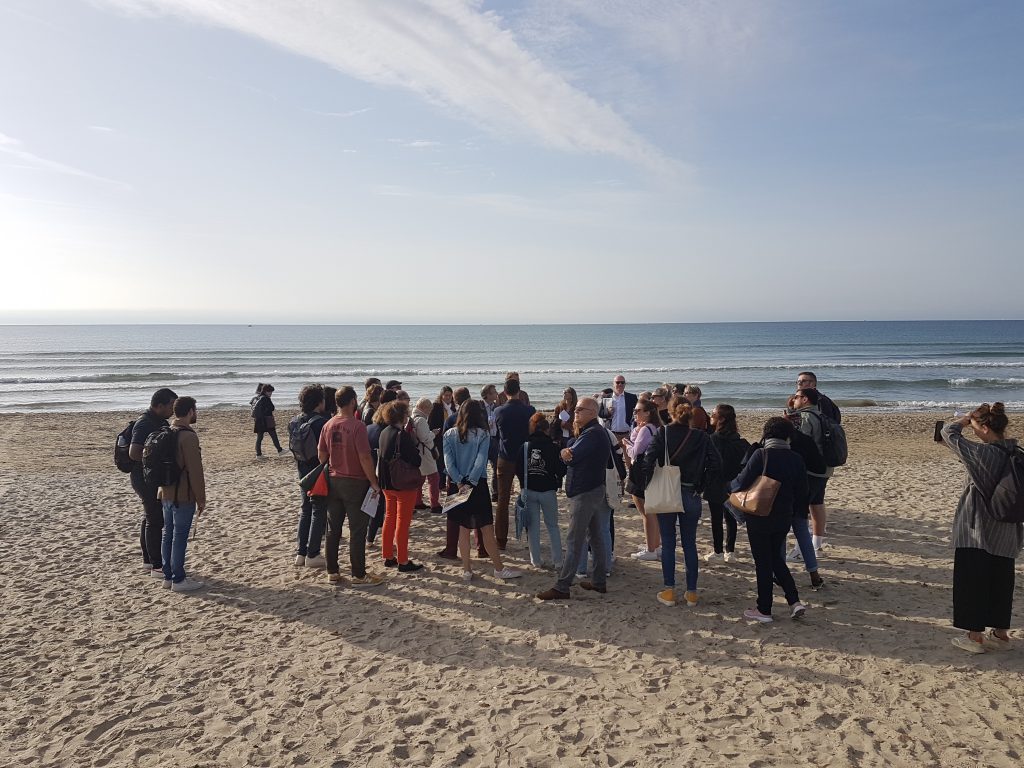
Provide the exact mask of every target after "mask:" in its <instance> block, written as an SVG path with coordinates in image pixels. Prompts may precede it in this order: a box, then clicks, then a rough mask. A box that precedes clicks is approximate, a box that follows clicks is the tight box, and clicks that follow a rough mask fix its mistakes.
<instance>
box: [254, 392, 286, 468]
mask: <svg viewBox="0 0 1024 768" xmlns="http://www.w3.org/2000/svg"><path fill="white" fill-rule="evenodd" d="M273 394H274V385H273V384H264V385H263V389H262V391H261V392H260V394H259V395H257V396H256V397H255V398H254V400H253V404H252V418H253V425H252V431H253V432H255V433H256V458H258V459H259V458H262V457H263V450H262V448H263V436H264V435H270V439H271V440H272V441H273V442H274V447H275V448H276V449H277V455H278V456H280V455H282V454H284V448H282V447H281V441H280V440H278V439H277V422H276V421H275V420H274V401H273V399H272V396H273Z"/></svg>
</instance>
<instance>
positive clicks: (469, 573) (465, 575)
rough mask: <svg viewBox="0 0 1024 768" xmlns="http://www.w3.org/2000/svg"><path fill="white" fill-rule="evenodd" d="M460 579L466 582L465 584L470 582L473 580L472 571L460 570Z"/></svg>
mask: <svg viewBox="0 0 1024 768" xmlns="http://www.w3.org/2000/svg"><path fill="white" fill-rule="evenodd" d="M462 580H463V581H464V582H466V583H467V584H469V582H471V581H472V580H473V572H472V571H463V572H462Z"/></svg>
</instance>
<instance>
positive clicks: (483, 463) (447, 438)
mask: <svg viewBox="0 0 1024 768" xmlns="http://www.w3.org/2000/svg"><path fill="white" fill-rule="evenodd" d="M443 445H444V466H445V471H446V472H447V473H448V477H450V478H451V479H452V480H454V481H455V482H457V483H462V482H464V481H465V482H468V483H469V484H470V485H472V486H475V485H476V484H477V483H478V482H479V481H480V478H481V477H486V472H487V452H488V449H489V448H490V447H491V434H490V432H489V431H488V430H486V429H471V430H470V431H469V434H468V435H467V437H466V442H464V443H463V442H461V441H460V440H459V431H458V430H457V429H455V427H452V428H451V429H449V430H448V431H447V432H445V433H444V442H443Z"/></svg>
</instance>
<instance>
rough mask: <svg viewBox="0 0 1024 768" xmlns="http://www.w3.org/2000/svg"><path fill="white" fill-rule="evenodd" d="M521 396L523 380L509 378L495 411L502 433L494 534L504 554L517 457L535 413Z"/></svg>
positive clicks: (527, 435)
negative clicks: (521, 382)
mask: <svg viewBox="0 0 1024 768" xmlns="http://www.w3.org/2000/svg"><path fill="white" fill-rule="evenodd" d="M519 394H520V392H519V379H518V378H516V379H508V380H507V381H506V382H505V398H506V402H505V404H504V405H501V406H498V408H497V409H496V410H495V412H494V424H495V426H496V427H497V430H498V507H497V509H496V510H495V514H494V535H495V538H496V539H497V540H498V549H500V550H502V551H504V550H505V546H506V545H507V544H508V505H509V502H510V501H511V499H512V481H513V480H514V479H515V478H516V460H517V459H516V457H517V456H518V455H519V452H520V451H522V450H523V443H525V442H526V440H527V438H528V437H529V436H530V417H531V416H533V414H534V413H535V409H534V408H533V406H530V405H526V404H524V403H523V402H522V401H521V400H520V399H519ZM488 434H489V433H488Z"/></svg>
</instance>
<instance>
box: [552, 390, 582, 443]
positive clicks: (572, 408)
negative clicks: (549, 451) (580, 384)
mask: <svg viewBox="0 0 1024 768" xmlns="http://www.w3.org/2000/svg"><path fill="white" fill-rule="evenodd" d="M577 402H579V396H578V395H577V394H576V390H575V389H573V388H572V387H566V388H565V390H564V391H563V392H562V399H561V400H560V401H559V402H558V405H556V406H555V414H554V418H553V419H552V420H551V439H552V440H554V441H555V445H557V446H558V450H562V449H563V448H568V447H569V440H571V439H572V422H573V419H574V418H575V414H576V403H577Z"/></svg>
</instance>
